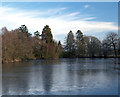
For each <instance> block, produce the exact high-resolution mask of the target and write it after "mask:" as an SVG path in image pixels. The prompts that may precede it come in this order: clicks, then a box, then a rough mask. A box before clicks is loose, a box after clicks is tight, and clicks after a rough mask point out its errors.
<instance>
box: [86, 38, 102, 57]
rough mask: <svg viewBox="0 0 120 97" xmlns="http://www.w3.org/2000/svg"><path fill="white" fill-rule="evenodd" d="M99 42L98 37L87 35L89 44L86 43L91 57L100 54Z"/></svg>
mask: <svg viewBox="0 0 120 97" xmlns="http://www.w3.org/2000/svg"><path fill="white" fill-rule="evenodd" d="M100 51H101V42H100V40H99V39H98V38H96V37H93V36H90V37H89V45H88V54H89V56H91V57H95V56H100V55H101V52H100Z"/></svg>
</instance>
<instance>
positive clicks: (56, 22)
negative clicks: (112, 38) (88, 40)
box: [0, 2, 118, 42]
mask: <svg viewBox="0 0 120 97" xmlns="http://www.w3.org/2000/svg"><path fill="white" fill-rule="evenodd" d="M0 8H1V10H2V11H0V16H1V20H0V21H2V22H1V23H0V26H2V27H4V26H6V27H7V28H8V29H9V30H11V29H15V28H18V27H19V26H20V25H22V24H25V25H26V26H27V27H28V29H29V31H30V32H31V33H33V32H35V31H36V30H38V31H40V32H41V31H42V29H43V27H44V26H45V25H49V26H50V28H51V30H52V32H53V35H54V39H55V40H61V41H62V42H64V38H65V36H66V35H67V33H68V32H69V31H70V30H72V31H73V33H74V34H75V32H76V31H77V30H81V31H82V32H83V33H84V35H93V36H96V37H98V38H99V39H101V40H102V39H103V38H104V37H105V35H106V34H107V33H108V32H111V31H114V32H116V33H117V32H118V31H117V29H118V27H117V25H118V3H117V2H106V3H105V2H31V3H30V2H21V3H20V2H14V3H13V2H9V3H7V2H3V3H2V7H0Z"/></svg>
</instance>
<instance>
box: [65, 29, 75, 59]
mask: <svg viewBox="0 0 120 97" xmlns="http://www.w3.org/2000/svg"><path fill="white" fill-rule="evenodd" d="M65 43H66V45H65V50H66V52H67V53H68V57H75V39H74V35H73V33H72V31H70V32H69V33H68V35H67V39H66V42H65Z"/></svg>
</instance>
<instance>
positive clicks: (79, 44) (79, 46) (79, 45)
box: [76, 30, 85, 57]
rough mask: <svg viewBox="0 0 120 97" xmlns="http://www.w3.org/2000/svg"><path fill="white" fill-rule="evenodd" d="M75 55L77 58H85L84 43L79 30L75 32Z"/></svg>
mask: <svg viewBox="0 0 120 97" xmlns="http://www.w3.org/2000/svg"><path fill="white" fill-rule="evenodd" d="M76 55H77V56H78V57H82V56H85V41H84V37H83V33H82V32H81V31H80V30H78V31H77V32H76Z"/></svg>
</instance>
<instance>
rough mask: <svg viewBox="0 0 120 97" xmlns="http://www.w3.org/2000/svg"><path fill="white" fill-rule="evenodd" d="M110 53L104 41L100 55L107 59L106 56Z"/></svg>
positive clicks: (106, 42) (109, 48) (106, 41)
mask: <svg viewBox="0 0 120 97" xmlns="http://www.w3.org/2000/svg"><path fill="white" fill-rule="evenodd" d="M110 53H111V47H110V46H109V45H108V40H106V39H104V40H103V41H102V54H103V55H104V57H108V55H109V54H110Z"/></svg>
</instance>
